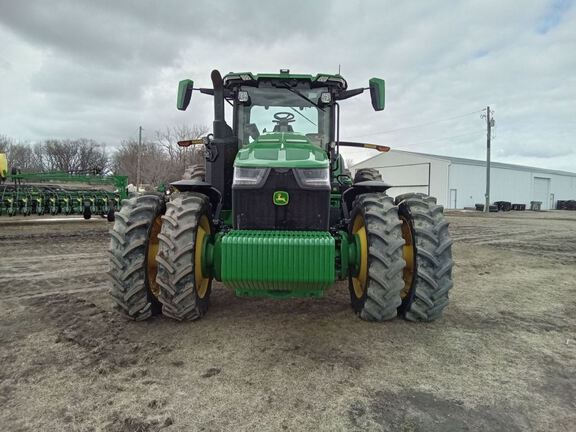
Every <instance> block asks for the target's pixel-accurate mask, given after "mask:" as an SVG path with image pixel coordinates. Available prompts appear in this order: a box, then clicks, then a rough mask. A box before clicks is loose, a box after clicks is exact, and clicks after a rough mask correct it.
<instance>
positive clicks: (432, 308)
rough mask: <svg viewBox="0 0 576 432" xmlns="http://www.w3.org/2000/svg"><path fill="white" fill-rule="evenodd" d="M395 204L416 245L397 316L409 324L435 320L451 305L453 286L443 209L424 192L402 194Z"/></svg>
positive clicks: (448, 240) (449, 245)
mask: <svg viewBox="0 0 576 432" xmlns="http://www.w3.org/2000/svg"><path fill="white" fill-rule="evenodd" d="M396 203H397V204H398V208H399V214H400V217H401V218H403V219H404V224H405V228H407V225H409V226H410V227H409V228H410V232H411V235H412V238H413V241H414V246H415V247H414V252H415V253H414V254H413V256H414V261H413V264H412V266H413V268H414V270H413V275H412V277H411V281H406V286H405V291H404V298H403V301H402V304H401V306H400V307H399V308H398V313H399V314H400V315H402V316H404V317H405V318H406V319H407V320H410V321H434V320H436V319H438V318H440V317H441V316H442V312H443V310H444V308H445V307H446V306H447V305H448V292H449V291H450V289H451V288H452V285H453V283H452V266H453V261H452V240H451V239H450V234H449V232H448V222H447V221H446V218H445V217H444V208H443V207H442V206H440V205H437V204H436V198H433V197H430V196H427V195H425V194H421V193H410V194H404V195H400V196H398V197H396ZM406 224H407V225H406ZM408 267H410V265H409V264H408ZM409 282H410V283H409Z"/></svg>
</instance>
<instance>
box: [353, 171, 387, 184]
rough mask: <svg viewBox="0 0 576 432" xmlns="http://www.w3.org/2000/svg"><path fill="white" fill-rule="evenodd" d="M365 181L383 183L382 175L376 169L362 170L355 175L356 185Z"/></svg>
mask: <svg viewBox="0 0 576 432" xmlns="http://www.w3.org/2000/svg"><path fill="white" fill-rule="evenodd" d="M364 181H382V174H380V171H378V170H377V169H375V168H361V169H359V170H358V171H356V174H355V175H354V183H360V182H364Z"/></svg>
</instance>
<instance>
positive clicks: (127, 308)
mask: <svg viewBox="0 0 576 432" xmlns="http://www.w3.org/2000/svg"><path fill="white" fill-rule="evenodd" d="M164 212H165V203H164V200H163V199H161V198H159V197H157V196H154V195H142V196H139V197H136V198H130V199H127V200H126V201H124V205H123V206H122V209H121V210H120V211H119V212H117V213H116V222H115V223H114V227H113V228H112V231H111V232H110V233H111V235H112V238H111V240H110V271H109V272H108V274H109V275H110V276H111V278H112V289H111V291H110V295H111V296H112V299H113V300H114V303H115V305H116V308H117V309H118V310H119V311H120V312H122V313H123V314H124V315H126V316H128V317H130V318H132V319H134V320H137V321H140V320H144V319H146V318H149V317H151V316H152V315H155V314H158V313H160V310H161V305H160V303H159V302H158V299H157V296H158V294H157V293H158V289H157V286H156V283H155V279H156V264H155V258H156V252H157V243H158V240H157V238H158V233H159V232H160V226H161V223H162V220H161V219H160V218H161V216H162V215H163V214H164Z"/></svg>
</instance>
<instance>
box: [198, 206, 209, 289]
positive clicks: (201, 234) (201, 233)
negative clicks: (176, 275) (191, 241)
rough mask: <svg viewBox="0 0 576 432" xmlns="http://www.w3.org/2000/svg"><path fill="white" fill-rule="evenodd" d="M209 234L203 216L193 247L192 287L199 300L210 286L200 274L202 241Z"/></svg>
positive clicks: (207, 221)
mask: <svg viewBox="0 0 576 432" xmlns="http://www.w3.org/2000/svg"><path fill="white" fill-rule="evenodd" d="M211 233H212V230H211V229H210V221H209V220H208V218H207V217H206V215H203V216H202V217H201V218H200V223H199V224H198V229H197V230H196V243H195V245H194V285H195V286H196V292H197V293H198V297H200V298H204V297H205V296H206V292H207V291H208V286H209V284H210V277H209V276H208V275H205V274H204V273H203V272H202V252H203V251H204V248H203V246H204V239H205V238H206V236H208V235H210V234H211Z"/></svg>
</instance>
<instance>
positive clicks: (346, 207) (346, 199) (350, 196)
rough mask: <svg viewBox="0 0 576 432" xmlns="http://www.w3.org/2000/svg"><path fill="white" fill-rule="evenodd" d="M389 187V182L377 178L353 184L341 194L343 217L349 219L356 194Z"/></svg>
mask: <svg viewBox="0 0 576 432" xmlns="http://www.w3.org/2000/svg"><path fill="white" fill-rule="evenodd" d="M391 187H392V185H391V184H389V183H386V182H383V181H378V180H370V181H363V182H358V183H355V184H353V185H352V186H351V187H349V188H348V189H346V190H345V191H344V193H343V194H342V211H343V212H344V218H345V219H350V210H351V209H352V204H353V203H354V198H356V197H357V196H358V195H361V194H365V193H373V192H386V191H387V190H388V189H390V188H391Z"/></svg>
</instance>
